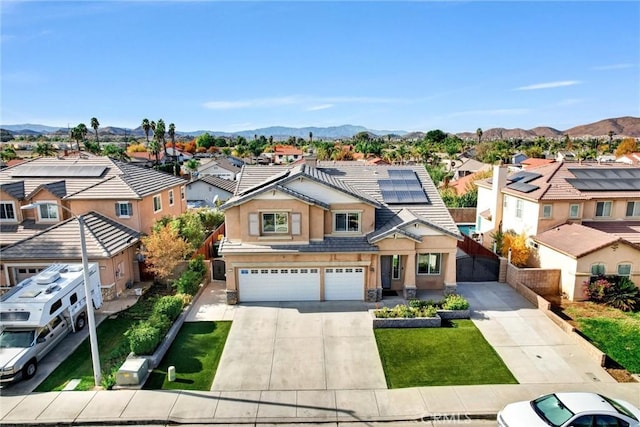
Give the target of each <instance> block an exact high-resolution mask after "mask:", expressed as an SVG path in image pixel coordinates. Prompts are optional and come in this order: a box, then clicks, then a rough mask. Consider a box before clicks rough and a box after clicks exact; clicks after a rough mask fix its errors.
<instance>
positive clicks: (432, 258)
mask: <svg viewBox="0 0 640 427" xmlns="http://www.w3.org/2000/svg"><path fill="white" fill-rule="evenodd" d="M440 258H441V254H418V274H440V263H441V259H440Z"/></svg>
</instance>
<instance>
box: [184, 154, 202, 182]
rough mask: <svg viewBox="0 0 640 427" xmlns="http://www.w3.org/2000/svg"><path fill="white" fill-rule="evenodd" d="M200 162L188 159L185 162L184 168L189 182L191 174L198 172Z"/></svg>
mask: <svg viewBox="0 0 640 427" xmlns="http://www.w3.org/2000/svg"><path fill="white" fill-rule="evenodd" d="M198 166H200V162H199V161H198V159H189V160H187V161H186V162H185V164H184V167H185V168H186V169H187V170H188V171H189V181H191V179H192V178H193V173H194V172H195V171H197V170H198Z"/></svg>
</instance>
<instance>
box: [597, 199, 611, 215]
mask: <svg viewBox="0 0 640 427" xmlns="http://www.w3.org/2000/svg"><path fill="white" fill-rule="evenodd" d="M611 205H612V203H611V202H598V203H596V218H606V217H610V216H611Z"/></svg>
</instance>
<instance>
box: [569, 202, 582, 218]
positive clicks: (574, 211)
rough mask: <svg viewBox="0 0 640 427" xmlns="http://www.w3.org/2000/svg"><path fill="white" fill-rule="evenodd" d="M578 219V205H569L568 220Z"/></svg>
mask: <svg viewBox="0 0 640 427" xmlns="http://www.w3.org/2000/svg"><path fill="white" fill-rule="evenodd" d="M579 217H580V205H578V204H574V205H569V218H579Z"/></svg>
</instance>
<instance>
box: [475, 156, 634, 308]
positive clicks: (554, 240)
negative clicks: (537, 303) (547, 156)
mask: <svg viewBox="0 0 640 427" xmlns="http://www.w3.org/2000/svg"><path fill="white" fill-rule="evenodd" d="M477 185H478V208H477V212H478V214H477V219H476V230H477V231H478V232H480V233H484V235H485V236H491V234H492V233H494V232H495V231H497V230H502V231H510V230H511V231H514V232H516V233H524V234H526V235H527V236H529V237H531V238H532V239H533V241H534V242H539V243H542V244H543V245H544V246H545V248H543V249H542V252H538V257H537V258H538V260H539V266H540V267H542V268H555V266H557V265H562V264H557V263H556V262H553V257H552V256H549V255H548V251H549V250H555V251H556V252H557V255H558V258H557V259H561V258H562V257H563V256H573V257H574V258H575V259H576V260H577V261H576V262H577V264H575V265H576V268H577V267H579V268H581V270H572V269H571V267H570V265H573V264H570V263H568V264H566V268H563V270H562V290H563V292H564V293H565V294H567V295H568V296H569V297H571V298H574V299H581V298H583V294H582V291H581V289H580V286H581V285H582V280H581V279H580V278H581V277H584V276H585V275H587V276H590V275H591V271H592V270H591V269H590V268H586V269H584V268H585V264H584V263H585V262H587V261H588V260H592V258H591V256H590V257H586V258H585V256H586V255H589V254H592V253H593V254H596V255H598V256H602V257H603V258H602V259H601V260H600V261H598V262H595V261H594V263H595V264H598V265H603V266H604V270H603V273H606V274H617V272H618V269H617V267H616V265H617V263H626V261H625V260H623V259H622V258H619V257H616V256H614V255H612V254H610V256H608V257H604V255H605V251H604V249H603V248H604V247H609V246H610V247H611V248H613V249H612V250H613V251H614V252H615V250H616V249H617V247H618V246H620V242H623V243H624V248H625V250H624V252H622V251H618V255H619V256H622V255H623V254H626V253H627V252H630V253H631V255H630V256H629V257H628V260H629V261H630V267H629V268H630V270H629V275H630V276H631V277H632V279H633V280H634V282H635V283H636V284H638V285H640V167H632V166H628V165H624V164H616V163H608V164H601V163H588V162H581V163H567V162H557V163H551V164H548V165H544V166H540V167H537V168H532V169H528V170H526V171H522V172H517V173H515V174H511V175H508V174H507V170H506V167H504V166H503V167H499V166H496V167H495V168H494V173H493V177H492V178H491V179H489V180H481V181H478V182H477ZM568 224H574V225H579V227H568V226H567V225H568ZM551 230H554V232H551ZM576 230H577V231H583V232H584V233H583V235H582V236H580V237H576V234H575V233H576ZM558 233H564V235H560V237H558V236H559V234H558ZM603 234H606V235H607V236H608V238H604V237H603ZM563 239H564V240H566V241H564V242H563ZM576 243H577V244H578V246H576V247H574V246H572V245H575V244H576ZM485 244H487V245H488V246H489V245H491V244H492V240H490V239H485ZM580 245H581V246H580ZM625 256H626V255H625ZM534 258H535V257H534ZM615 258H617V260H618V261H617V263H614V262H612V261H611V260H612V259H615ZM625 269H626V267H625ZM598 271H600V270H598Z"/></svg>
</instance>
